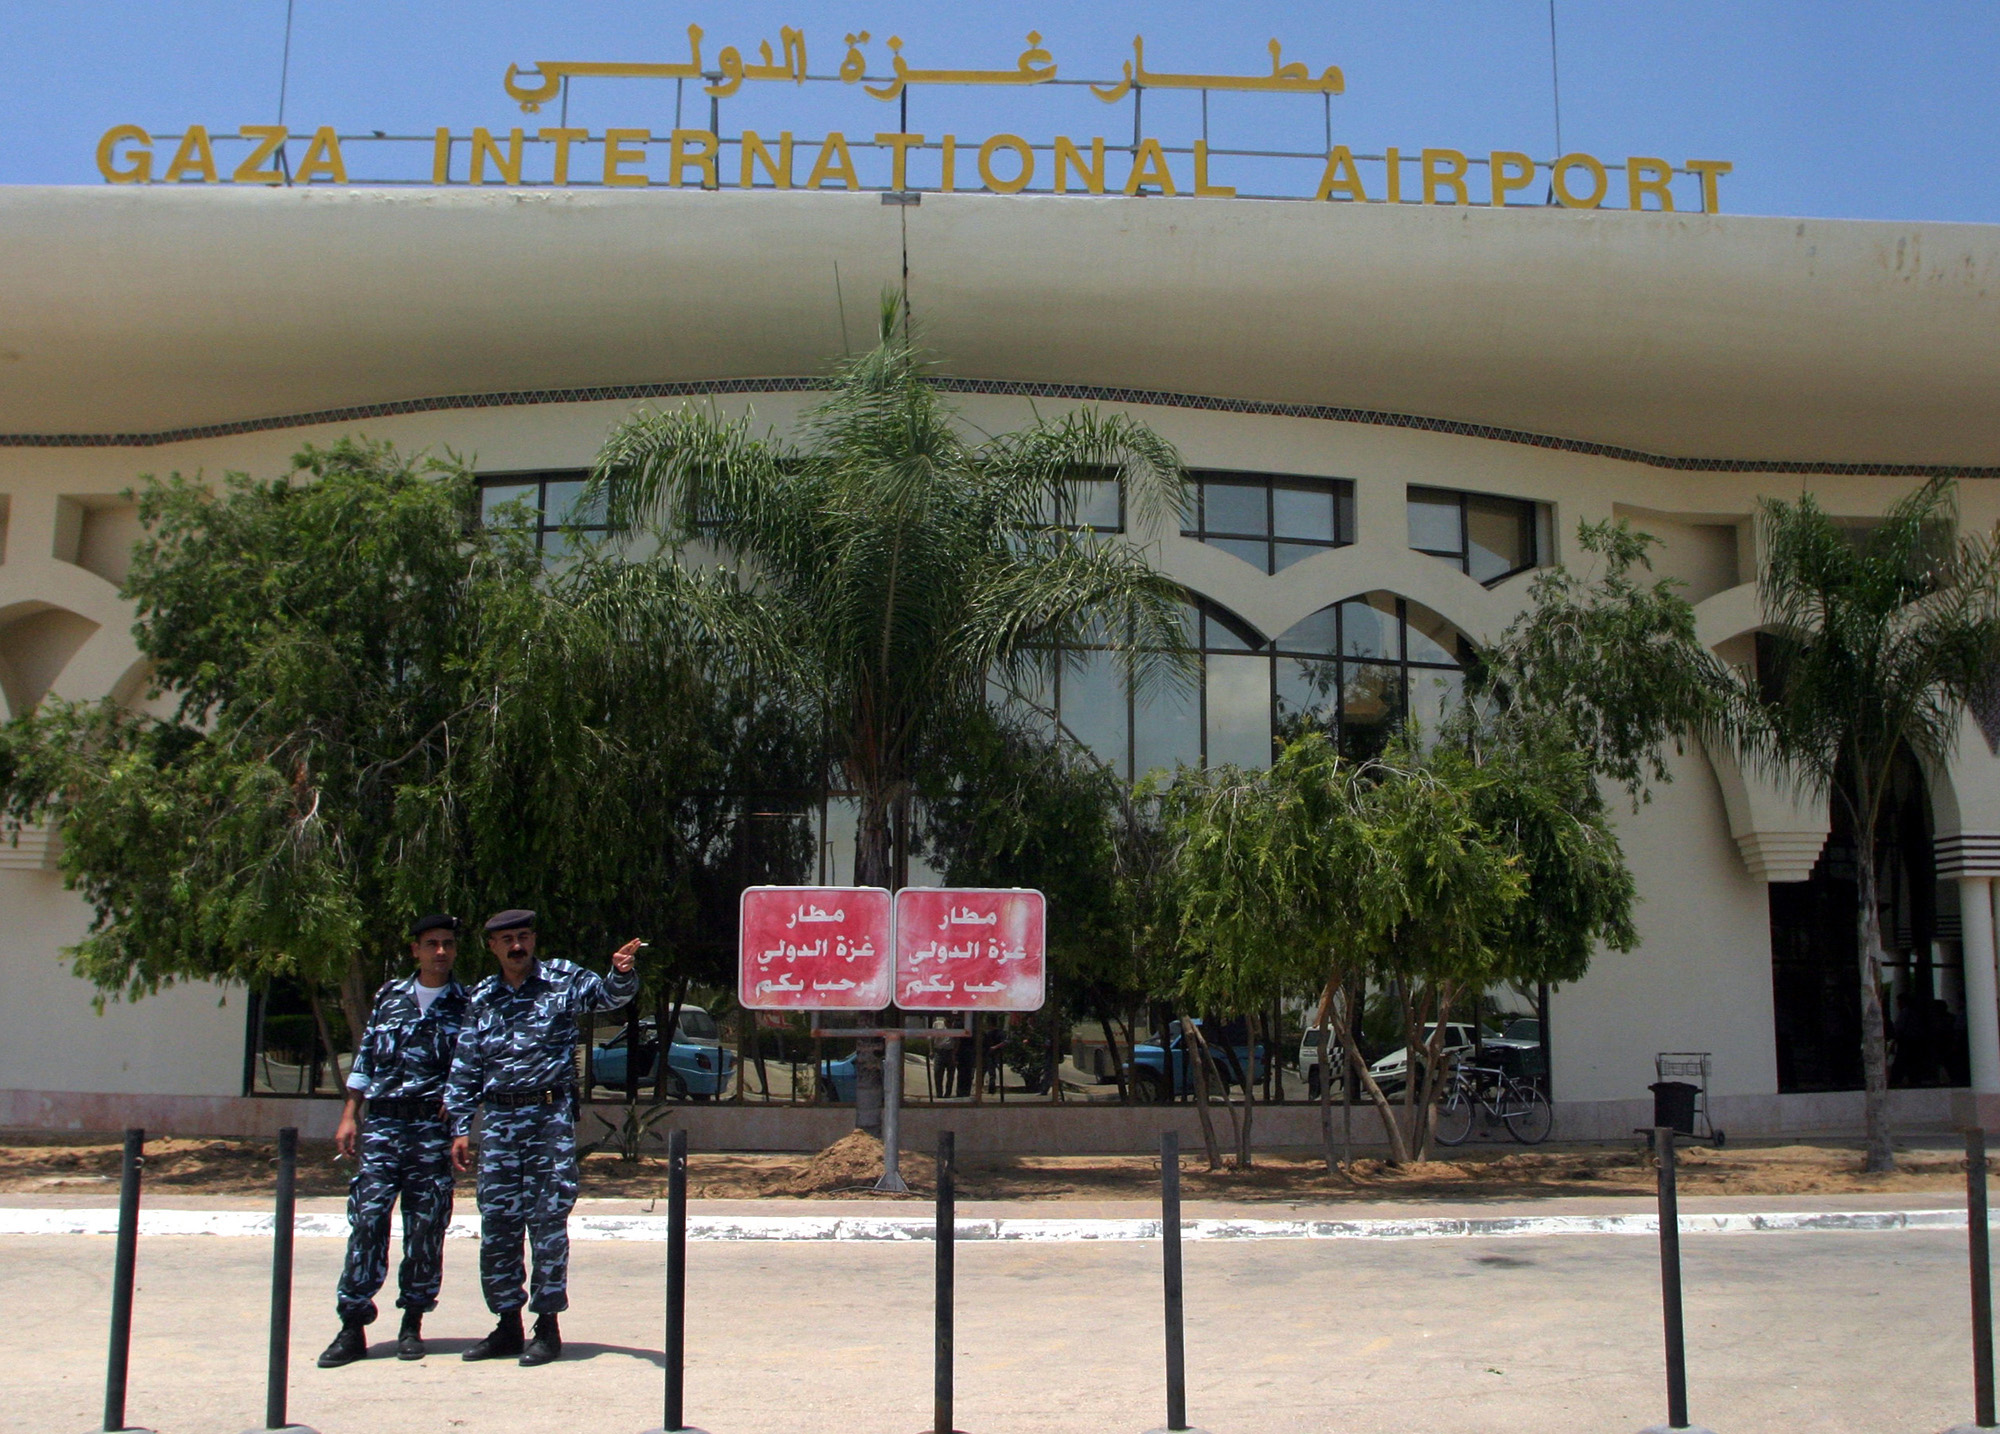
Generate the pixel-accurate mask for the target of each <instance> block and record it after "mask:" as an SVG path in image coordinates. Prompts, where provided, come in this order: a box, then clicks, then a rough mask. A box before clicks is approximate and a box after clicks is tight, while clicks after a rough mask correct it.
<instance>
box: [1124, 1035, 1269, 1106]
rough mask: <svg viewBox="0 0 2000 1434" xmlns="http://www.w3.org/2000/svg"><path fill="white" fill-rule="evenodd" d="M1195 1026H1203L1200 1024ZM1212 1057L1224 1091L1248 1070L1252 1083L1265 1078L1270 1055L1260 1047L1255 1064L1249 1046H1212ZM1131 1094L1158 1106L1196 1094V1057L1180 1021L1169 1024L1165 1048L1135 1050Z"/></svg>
mask: <svg viewBox="0 0 2000 1434" xmlns="http://www.w3.org/2000/svg"><path fill="white" fill-rule="evenodd" d="M1195 1024H1196V1025H1197V1026H1199V1025H1201V1024H1202V1023H1201V1022H1200V1021H1198V1020H1197V1021H1196V1022H1195ZM1209 1054H1210V1055H1211V1056H1213V1057H1214V1058H1215V1065H1216V1068H1217V1069H1218V1071H1219V1072H1220V1073H1221V1076H1222V1084H1223V1088H1224V1089H1228V1088H1230V1087H1232V1086H1234V1085H1235V1084H1236V1082H1237V1080H1238V1079H1239V1078H1240V1076H1241V1074H1242V1072H1243V1071H1244V1070H1246V1069H1248V1070H1249V1073H1250V1079H1251V1080H1253V1081H1257V1080H1262V1079H1263V1078H1264V1062H1265V1060H1266V1058H1267V1052H1266V1051H1265V1049H1264V1047H1263V1045H1262V1044H1261V1043H1260V1044H1259V1045H1258V1046H1257V1053H1256V1056H1255V1058H1254V1061H1253V1059H1252V1056H1251V1053H1250V1046H1249V1044H1248V1043H1247V1042H1245V1043H1242V1044H1239V1045H1236V1046H1233V1047H1231V1048H1229V1049H1227V1050H1224V1049H1222V1048H1221V1047H1218V1046H1216V1045H1214V1044H1212V1043H1211V1045H1210V1046H1209ZM1132 1094H1133V1096H1134V1097H1135V1098H1136V1099H1139V1100H1142V1101H1156V1102H1157V1101H1164V1100H1179V1099H1181V1098H1182V1097H1183V1096H1190V1095H1193V1094H1194V1053H1193V1052H1192V1051H1190V1050H1189V1049H1188V1048H1187V1041H1186V1038H1185V1037H1184V1036H1183V1035H1182V1034H1181V1023H1180V1022H1179V1021H1172V1022H1169V1023H1168V1025H1167V1037H1166V1041H1165V1042H1164V1044H1163V1043H1162V1042H1160V1041H1158V1040H1154V1041H1141V1042H1140V1043H1139V1044H1138V1045H1136V1046H1134V1047H1133V1048H1132Z"/></svg>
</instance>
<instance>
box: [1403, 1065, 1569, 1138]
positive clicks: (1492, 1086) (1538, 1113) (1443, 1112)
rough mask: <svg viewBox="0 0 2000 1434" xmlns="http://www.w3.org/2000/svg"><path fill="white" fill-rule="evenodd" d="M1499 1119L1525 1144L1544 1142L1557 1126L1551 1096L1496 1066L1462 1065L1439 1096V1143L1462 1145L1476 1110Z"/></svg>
mask: <svg viewBox="0 0 2000 1434" xmlns="http://www.w3.org/2000/svg"><path fill="white" fill-rule="evenodd" d="M1475 1111H1477V1112H1483V1113H1484V1114H1485V1116H1486V1118H1487V1119H1488V1120H1497V1121H1499V1122H1500V1123H1501V1124H1503V1125H1505V1126H1506V1127H1507V1133H1508V1134H1509V1135H1511V1136H1513V1137H1514V1139H1516V1140H1518V1141H1520V1142H1521V1144H1523V1145H1540V1144H1541V1143H1542V1142H1543V1141H1544V1140H1547V1139H1548V1138H1549V1132H1550V1131H1551V1130H1552V1129H1554V1127H1555V1111H1554V1110H1553V1109H1552V1108H1551V1107H1550V1105H1549V1098H1548V1097H1547V1096H1546V1095H1543V1094H1542V1093H1541V1091H1539V1090H1537V1089H1536V1088H1535V1087H1534V1086H1532V1085H1529V1084H1528V1083H1527V1082H1525V1081H1520V1080H1516V1079H1515V1078H1514V1077H1513V1076H1510V1075H1508V1074H1507V1073H1506V1072H1505V1071H1503V1070H1500V1069H1498V1068H1496V1067H1492V1066H1468V1065H1461V1066H1459V1067H1458V1068H1457V1069H1455V1070H1454V1071H1453V1072H1452V1074H1451V1078H1450V1081H1449V1083H1448V1084H1447V1085H1446V1086H1445V1090H1444V1094H1443V1095H1442V1096H1441V1097H1440V1098H1439V1100H1438V1112H1437V1123H1436V1125H1435V1126H1433V1127H1432V1134H1434V1135H1435V1136H1436V1137H1437V1142H1438V1144H1439V1145H1459V1144H1462V1143H1464V1141H1465V1139H1466V1137H1467V1136H1469V1135H1471V1134H1472V1117H1473V1114H1474V1112H1475Z"/></svg>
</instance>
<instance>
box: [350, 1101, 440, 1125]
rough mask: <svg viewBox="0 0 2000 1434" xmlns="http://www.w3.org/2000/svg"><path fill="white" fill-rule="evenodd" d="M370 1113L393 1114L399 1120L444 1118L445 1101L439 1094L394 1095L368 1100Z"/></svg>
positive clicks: (438, 1119)
mask: <svg viewBox="0 0 2000 1434" xmlns="http://www.w3.org/2000/svg"><path fill="white" fill-rule="evenodd" d="M368 1113H369V1114H370V1115H387V1116H393V1117H394V1118H396V1119H397V1120H437V1121H442V1120H443V1119H444V1102H443V1100H442V1099H441V1098H439V1097H438V1096H434V1095H431V1096H422V1095H411V1096H394V1097H391V1098H389V1099H386V1100H371V1101H369V1102H368Z"/></svg>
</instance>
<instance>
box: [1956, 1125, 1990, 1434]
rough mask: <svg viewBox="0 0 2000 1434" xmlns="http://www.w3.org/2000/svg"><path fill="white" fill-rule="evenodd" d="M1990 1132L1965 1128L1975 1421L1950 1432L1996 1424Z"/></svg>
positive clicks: (1967, 1433) (1972, 1433)
mask: <svg viewBox="0 0 2000 1434" xmlns="http://www.w3.org/2000/svg"><path fill="white" fill-rule="evenodd" d="M1987 1219H1988V1216H1987V1210H1986V1132H1985V1131H1984V1130H1982V1129H1980V1128H1979V1127H1977V1126H1973V1127H1970V1128H1968V1129H1967V1130H1966V1132H1965V1247H1966V1254H1967V1256H1968V1257H1969V1259H1970V1262H1971V1266H1972V1408H1973V1415H1972V1423H1970V1424H1957V1425H1954V1426H1953V1427H1952V1428H1951V1429H1950V1430H1949V1431H1948V1434H1976V1431H1978V1430H1981V1429H1992V1428H1994V1427H1996V1419H1995V1416H1994V1410H1993V1251H1992V1237H1991V1234H1990V1232H1989V1231H1988V1229H1987Z"/></svg>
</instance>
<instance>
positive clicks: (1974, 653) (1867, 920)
mask: <svg viewBox="0 0 2000 1434" xmlns="http://www.w3.org/2000/svg"><path fill="white" fill-rule="evenodd" d="M1957 517H1958V511H1957V501H1956V495H1955V492H1954V490H1953V487H1952V485H1951V484H1950V483H1949V482H1946V481H1944V480H1934V481H1932V482H1930V483H1927V484H1926V485H1925V486H1924V487H1922V488H1920V489H1918V490H1917V491H1916V492H1914V493H1912V494H1910V495H1909V496H1908V497H1906V498H1904V499H1903V500H1902V501H1901V502H1899V503H1897V504H1896V505H1895V506H1894V507H1892V508H1891V509H1890V510H1889V512H1888V515H1887V516H1886V517H1885V518H1884V519H1883V521H1882V522H1881V523H1879V524H1877V525H1876V526H1874V527H1872V528H1869V529H1866V530H1861V529H1857V528H1855V527H1853V526H1849V525H1843V524H1841V523H1838V522H1836V521H1835V520H1834V519H1833V518H1832V517H1830V516H1829V515H1828V514H1827V513H1826V512H1825V511H1824V510H1823V509H1821V508H1820V506H1819V505H1818V504H1817V503H1816V502H1815V501H1814V500H1813V498H1812V495H1811V494H1805V495H1803V496H1801V497H1800V498H1799V500H1798V501H1797V502H1796V503H1787V502H1783V501H1780V500H1776V499H1766V500H1765V501H1764V503H1763V505H1762V511H1761V513H1760V516H1759V527H1760V529H1761V534H1762V538H1763V547H1764V556H1763V566H1762V571H1761V572H1760V574H1759V578H1758V582H1759V587H1760V588H1761V590H1762V596H1763V604H1764V619H1765V623H1766V626H1767V628H1768V629H1769V631H1770V633H1771V638H1772V640H1771V642H1770V643H1769V644H1768V645H1767V649H1766V651H1767V653H1768V660H1767V661H1766V662H1764V664H1763V670H1762V671H1761V672H1760V673H1759V680H1760V686H1761V687H1762V689H1763V693H1764V701H1763V714H1762V715H1763V718H1764V722H1763V724H1762V725H1763V729H1764V730H1763V733H1762V734H1761V736H1760V737H1759V738H1758V739H1757V742H1756V745H1761V746H1762V747H1763V748H1764V752H1763V755H1764V757H1765V759H1766V760H1767V762H1769V763H1770V764H1771V765H1773V766H1775V767H1776V768H1778V769H1779V770H1780V771H1782V772H1783V773H1784V774H1785V775H1787V776H1788V777H1789V778H1790V779H1791V780H1792V781H1793V782H1794V783H1796V784H1797V786H1798V787H1799V788H1800V789H1801V790H1802V791H1804V792H1807V793H1810V794H1812V795H1814V796H1816V797H1819V798H1821V799H1824V798H1826V797H1827V796H1828V795H1829V794H1830V795H1831V797H1832V799H1833V800H1834V801H1836V802H1839V803H1841V804H1842V805H1843V806H1844V807H1845V809H1846V814H1847V816H1848V817H1849V819H1850V821H1851V822H1852V827H1853V832H1854V862H1855V873H1856V877H1857V882H1858V887H1859V891H1858V901H1857V910H1856V913H1855V915H1856V929H1857V935H1858V938H1859V939H1858V941H1857V943H1856V944H1857V946H1858V950H1859V962H1860V980H1861V1063H1862V1072H1863V1078H1864V1082H1865V1087H1866V1092H1867V1093H1866V1096H1865V1102H1866V1106H1865V1108H1866V1113H1867V1129H1868V1155H1867V1168H1868V1169H1869V1170H1891V1169H1894V1168H1895V1151H1894V1147H1893V1146H1892V1144H1891V1141H1890V1134H1889V1121H1888V1114H1889V1112H1888V1104H1889V1101H1888V1087H1889V1080H1888V1069H1889V1067H1888V1052H1887V1042H1886V1034H1885V1031H1884V1022H1883V1012H1882V986H1881V982H1882V965H1883V958H1884V953H1883V949H1882V927H1881V913H1880V909H1879V907H1878V904H1877V891H1878V883H1877V851H1876V832H1877V829H1878V824H1879V822H1880V820H1881V817H1882V809H1883V804H1884V798H1885V797H1886V796H1887V794H1888V792H1889V790H1890V786H1891V781H1892V774H1893V771H1894V767H1895V764H1896V762H1897V760H1898V758H1899V756H1900V754H1901V753H1903V752H1905V751H1908V752H1909V753H1911V754H1912V755H1914V756H1915V757H1916V758H1917V759H1918V760H1919V761H1922V762H1924V763H1926V764H1928V765H1930V766H1932V767H1936V766H1938V765H1941V764H1942V763H1943V762H1944V761H1946V760H1947V759H1948V757H1949V756H1950V753H1951V748H1952V745H1953V742H1954V739H1955V738H1956V736H1957V732H1958V727H1959V719H1960V717H1961V715H1962V714H1963V712H1964V710H1965V708H1966V705H1967V703H1968V702H1969V701H1970V700H1971V699H1972V697H1973V695H1974V693H1975V692H1976V691H1978V690H1979V689H1980V688H1981V686H1982V685H1983V683H1984V682H1985V681H1986V680H1987V677H1988V675H1989V674H1990V673H1991V671H1992V664H1993V663H1994V661H1995V659H1996V657H2000V551H1996V549H1995V547H1994V545H1993V544H1992V543H1990V542H1988V541H1986V540H1985V539H1983V538H1979V537H1976V536H1972V537H1968V536H1961V535H1959V534H1958V532H1957V529H1956V525H1957Z"/></svg>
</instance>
